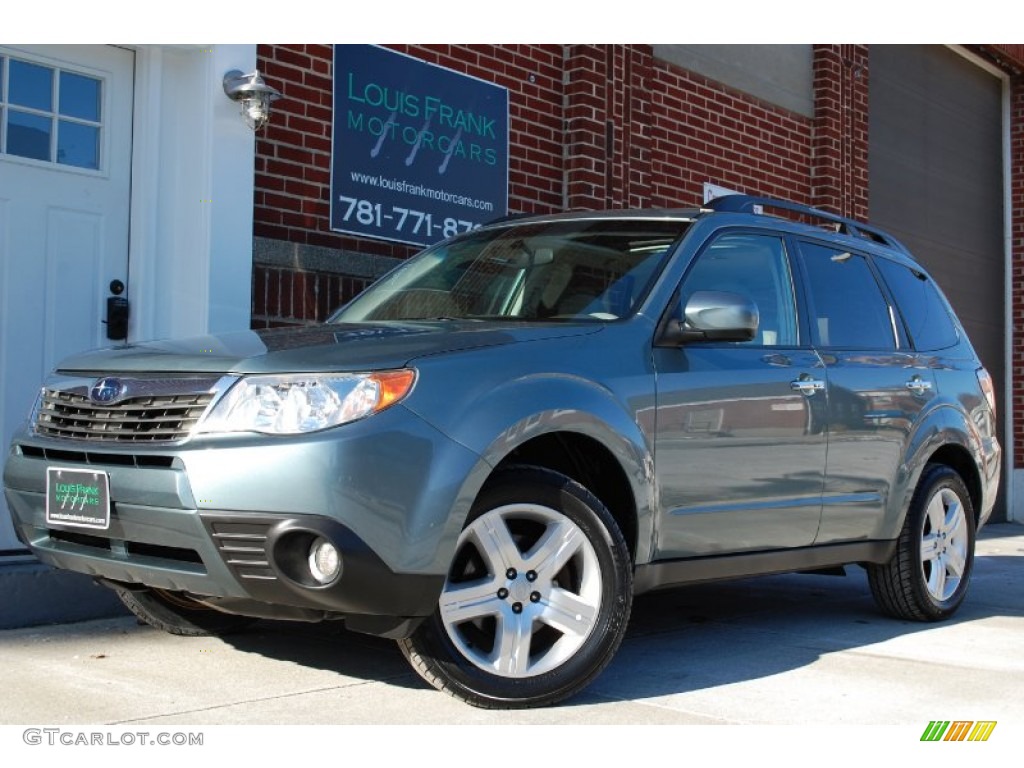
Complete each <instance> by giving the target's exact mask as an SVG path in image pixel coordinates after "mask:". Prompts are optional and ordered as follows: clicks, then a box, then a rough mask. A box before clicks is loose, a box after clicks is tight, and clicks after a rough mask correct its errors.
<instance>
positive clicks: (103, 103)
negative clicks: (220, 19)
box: [0, 46, 135, 556]
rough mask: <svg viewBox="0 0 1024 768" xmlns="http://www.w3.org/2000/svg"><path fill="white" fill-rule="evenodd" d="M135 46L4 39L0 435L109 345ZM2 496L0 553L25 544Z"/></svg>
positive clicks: (122, 244) (121, 260) (122, 262)
mask: <svg viewBox="0 0 1024 768" xmlns="http://www.w3.org/2000/svg"><path fill="white" fill-rule="evenodd" d="M134 61H135V58H134V54H133V53H132V52H131V51H128V50H125V49H121V48H115V47H111V46H31V47H29V46H24V47H23V46H0V440H2V441H3V443H2V444H3V455H6V452H7V450H6V448H7V445H8V444H9V441H10V438H11V435H12V433H13V431H14V429H15V428H16V426H17V425H18V423H19V422H20V421H22V420H23V419H24V417H25V416H26V415H27V412H28V409H29V407H30V406H31V404H32V401H33V399H34V397H35V394H36V392H37V391H38V388H39V384H40V382H41V381H42V379H43V376H44V375H45V374H46V372H47V371H48V370H49V369H50V368H51V367H52V366H53V365H54V363H56V362H57V361H58V360H60V359H61V358H62V357H64V356H65V355H68V354H70V353H72V352H76V351H80V350H82V349H87V348H90V347H96V346H101V345H104V344H107V343H109V342H107V340H106V332H105V326H104V325H103V323H102V321H103V319H104V318H105V314H106V299H107V297H108V296H109V295H110V288H109V286H110V283H111V281H112V280H120V281H122V282H123V283H124V284H125V285H127V282H128V220H129V196H130V191H131V143H132V130H131V129H132V97H133V90H134V80H133V73H134ZM21 549H22V547H21V545H20V544H19V543H18V542H17V540H16V539H15V537H14V531H13V528H12V526H11V523H10V519H9V516H8V514H7V509H6V505H5V504H4V502H3V500H2V499H0V556H3V555H10V554H13V553H16V552H18V551H19V550H21Z"/></svg>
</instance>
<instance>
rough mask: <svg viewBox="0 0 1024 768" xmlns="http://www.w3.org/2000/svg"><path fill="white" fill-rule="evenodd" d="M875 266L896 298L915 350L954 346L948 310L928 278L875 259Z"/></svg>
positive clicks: (952, 326)
mask: <svg viewBox="0 0 1024 768" xmlns="http://www.w3.org/2000/svg"><path fill="white" fill-rule="evenodd" d="M875 264H877V265H878V269H879V271H880V272H881V273H882V277H883V278H884V279H885V282H886V283H887V284H888V286H889V290H890V291H892V295H893V296H894V297H895V298H896V306H897V307H898V308H899V312H900V315H902V317H903V322H904V323H906V326H907V332H908V333H909V334H910V340H911V342H912V343H913V344H914V348H915V349H919V350H922V351H929V350H934V349H946V348H947V347H952V346H953V345H954V344H956V343H957V340H958V336H957V332H956V326H955V325H953V321H952V319H951V318H950V316H949V310H947V309H946V304H945V302H944V301H943V300H942V298H941V297H940V296H939V292H938V289H937V288H936V287H935V284H934V283H932V281H931V280H930V279H929V278H928V277H926V276H925V275H924V274H922V273H920V272H916V271H914V270H911V269H908V268H907V267H905V266H903V265H902V264H897V263H896V262H893V261H889V260H888V259H875Z"/></svg>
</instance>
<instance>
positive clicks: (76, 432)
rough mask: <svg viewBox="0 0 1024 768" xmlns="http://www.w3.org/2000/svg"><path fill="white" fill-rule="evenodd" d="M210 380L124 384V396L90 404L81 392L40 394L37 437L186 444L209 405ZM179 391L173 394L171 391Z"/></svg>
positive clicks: (61, 391) (131, 382) (64, 391)
mask: <svg viewBox="0 0 1024 768" xmlns="http://www.w3.org/2000/svg"><path fill="white" fill-rule="evenodd" d="M215 383H216V382H215V381H210V380H203V379H197V380H181V381H174V380H161V381H158V382H157V381H153V382H148V381H145V380H132V381H130V382H128V384H129V386H128V396H127V397H125V398H124V399H123V400H121V401H119V402H117V403H113V404H109V405H107V404H100V403H94V402H93V401H92V400H90V399H89V397H88V395H87V394H86V393H85V392H84V391H80V388H79V389H78V390H76V389H50V388H47V389H45V390H43V398H42V402H41V403H40V407H39V410H38V413H37V414H36V420H35V431H36V434H38V435H42V436H43V437H55V438H59V439H65V440H91V441H99V442H134V443H166V442H175V441H179V440H184V439H185V438H186V437H188V436H189V434H190V433H191V431H192V428H193V427H194V426H195V425H196V423H197V422H198V421H199V418H200V417H201V416H202V415H203V413H204V411H206V408H207V406H209V404H210V402H211V401H212V400H213V397H214V391H213V385H214V384H215ZM175 390H177V391H175Z"/></svg>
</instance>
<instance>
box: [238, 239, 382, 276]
mask: <svg viewBox="0 0 1024 768" xmlns="http://www.w3.org/2000/svg"><path fill="white" fill-rule="evenodd" d="M252 260H253V264H259V265H263V266H273V267H284V268H287V269H293V270H296V271H300V272H327V273H330V274H336V275H346V276H349V277H365V278H371V279H374V280H375V279H377V278H378V277H380V276H381V275H384V274H385V273H387V272H390V271H391V270H392V269H394V268H395V267H396V266H398V265H399V264H401V263H402V259H398V258H395V257H393V256H378V255H374V254H369V253H359V252H358V251H342V250H338V249H337V248H326V247H324V246H320V245H306V244H304V243H289V242H285V241H284V240H273V239H271V238H268V237H254V238H253V244H252Z"/></svg>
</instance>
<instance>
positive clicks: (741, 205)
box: [703, 195, 909, 253]
mask: <svg viewBox="0 0 1024 768" xmlns="http://www.w3.org/2000/svg"><path fill="white" fill-rule="evenodd" d="M755 206H760V207H762V208H779V209H782V210H786V211H794V212H795V213H802V214H804V215H805V216H813V217H814V218H817V219H821V220H823V221H829V222H832V223H833V224H837V225H838V231H839V232H841V233H842V234H846V235H852V236H853V237H861V238H864V239H865V240H871V241H873V242H876V243H881V244H882V245H887V246H889V247H890V248H895V249H896V250H898V251H902V252H903V253H909V251H908V250H907V248H906V246H904V245H903V243H901V242H900V241H899V240H897V239H896V238H895V237H893V236H892V235H890V234H889V233H888V232H885V231H884V230H881V229H878V228H877V227H871V226H868V225H867V224H861V223H860V222H859V221H854V220H853V219H847V218H846V217H844V216H839V215H837V214H834V213H829V212H828V211H822V210H819V209H818V208H812V207H811V206H809V205H800V204H799V203H791V202H789V201H788V200H776V199H774V198H771V197H753V196H751V195H723V196H722V197H716V198H715V199H714V200H710V201H709V202H707V203H704V206H703V207H704V208H709V209H711V210H713V211H717V212H720V213H721V212H729V213H759V211H758V210H756V208H755Z"/></svg>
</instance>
